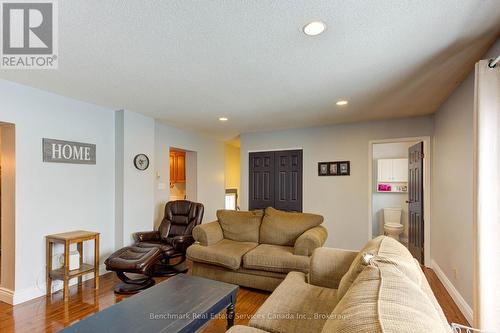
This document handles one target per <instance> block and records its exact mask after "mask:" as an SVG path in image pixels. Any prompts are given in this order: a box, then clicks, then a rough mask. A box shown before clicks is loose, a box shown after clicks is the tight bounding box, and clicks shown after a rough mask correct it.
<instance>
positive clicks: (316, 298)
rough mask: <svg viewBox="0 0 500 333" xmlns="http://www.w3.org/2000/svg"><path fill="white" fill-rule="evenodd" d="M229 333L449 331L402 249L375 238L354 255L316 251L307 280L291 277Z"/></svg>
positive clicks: (296, 274)
mask: <svg viewBox="0 0 500 333" xmlns="http://www.w3.org/2000/svg"><path fill="white" fill-rule="evenodd" d="M228 332H229V333H263V332H273V333H280V332H283V333H293V332H322V333H326V332H342V333H351V332H356V333H379V332H382V333H389V332H390V333H441V332H451V329H450V326H449V325H448V322H447V321H446V318H445V316H444V314H443V311H442V310H441V308H440V306H439V304H438V302H437V300H436V298H435V297H434V294H433V293H432V291H431V289H430V286H429V284H428V282H427V280H426V278H425V276H424V274H423V272H422V270H421V268H420V265H419V264H418V263H417V262H416V261H415V260H414V259H413V258H412V256H411V254H410V253H409V252H408V250H407V249H406V248H405V247H404V246H402V245H401V244H400V243H399V242H397V241H395V240H393V239H391V238H388V237H385V236H381V237H378V238H376V239H373V240H371V241H370V242H368V243H367V244H366V246H365V247H364V248H363V249H362V250H361V251H360V252H352V251H346V250H338V249H332V248H320V249H317V250H316V251H315V252H314V254H313V256H312V259H311V268H310V272H309V275H307V274H304V273H301V272H291V273H289V274H288V275H287V277H286V279H285V280H284V281H283V283H281V284H280V285H279V287H278V288H276V290H275V291H274V292H273V293H272V294H271V296H269V298H268V299H267V300H266V302H265V303H264V304H263V305H262V307H260V309H259V310H258V311H257V313H256V314H255V315H254V316H253V317H252V318H251V320H250V323H249V327H247V326H234V327H233V328H231V329H230V330H229V331H228Z"/></svg>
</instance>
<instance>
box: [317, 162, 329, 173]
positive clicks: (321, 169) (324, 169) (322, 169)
mask: <svg viewBox="0 0 500 333" xmlns="http://www.w3.org/2000/svg"><path fill="white" fill-rule="evenodd" d="M318 176H328V162H319V163H318Z"/></svg>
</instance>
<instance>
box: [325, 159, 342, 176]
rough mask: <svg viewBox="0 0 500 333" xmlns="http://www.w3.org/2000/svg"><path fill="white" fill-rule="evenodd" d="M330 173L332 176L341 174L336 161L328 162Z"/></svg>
mask: <svg viewBox="0 0 500 333" xmlns="http://www.w3.org/2000/svg"><path fill="white" fill-rule="evenodd" d="M328 174H329V175H330V176H336V175H338V174H339V165H338V163H335V162H330V163H328Z"/></svg>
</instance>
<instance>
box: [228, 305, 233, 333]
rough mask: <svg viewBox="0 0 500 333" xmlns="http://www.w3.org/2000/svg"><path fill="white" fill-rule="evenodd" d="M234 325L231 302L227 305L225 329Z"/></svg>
mask: <svg viewBox="0 0 500 333" xmlns="http://www.w3.org/2000/svg"><path fill="white" fill-rule="evenodd" d="M233 325H234V304H233V303H231V304H229V306H228V307H227V329H230V328H231V327H233Z"/></svg>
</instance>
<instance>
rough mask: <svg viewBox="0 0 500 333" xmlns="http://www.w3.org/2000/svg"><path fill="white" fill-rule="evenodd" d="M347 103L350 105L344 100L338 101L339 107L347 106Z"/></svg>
mask: <svg viewBox="0 0 500 333" xmlns="http://www.w3.org/2000/svg"><path fill="white" fill-rule="evenodd" d="M347 103H349V102H348V101H344V100H342V101H337V103H336V104H337V105H339V106H342V105H347Z"/></svg>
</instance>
